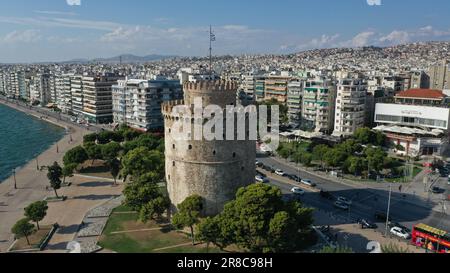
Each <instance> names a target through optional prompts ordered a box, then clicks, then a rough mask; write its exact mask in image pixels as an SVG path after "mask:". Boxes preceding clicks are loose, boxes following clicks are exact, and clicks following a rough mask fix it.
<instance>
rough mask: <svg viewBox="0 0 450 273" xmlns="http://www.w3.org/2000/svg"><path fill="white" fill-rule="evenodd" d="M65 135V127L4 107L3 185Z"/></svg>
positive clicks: (0, 139) (0, 129) (0, 111)
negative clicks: (13, 173) (16, 169)
mask: <svg viewBox="0 0 450 273" xmlns="http://www.w3.org/2000/svg"><path fill="white" fill-rule="evenodd" d="M64 134H65V130H64V129H63V128H60V127H58V126H55V125H52V124H49V123H47V122H44V121H41V120H39V119H36V118H34V117H31V116H28V115H26V114H24V113H22V112H19V111H16V110H14V109H11V108H9V107H6V106H4V105H2V104H0V183H1V182H2V181H3V180H5V179H6V178H8V177H9V176H10V175H11V174H12V170H13V169H14V168H17V167H21V166H24V165H25V164H26V163H27V162H29V161H31V160H32V159H33V158H35V157H36V156H37V155H39V154H41V153H42V152H44V151H45V150H47V149H48V148H50V146H52V145H53V144H54V143H56V142H57V141H58V140H60V139H61V138H62V137H63V136H64Z"/></svg>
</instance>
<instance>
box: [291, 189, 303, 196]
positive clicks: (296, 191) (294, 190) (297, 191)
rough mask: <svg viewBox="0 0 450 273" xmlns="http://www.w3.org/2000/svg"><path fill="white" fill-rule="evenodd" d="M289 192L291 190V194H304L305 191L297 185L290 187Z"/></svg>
mask: <svg viewBox="0 0 450 273" xmlns="http://www.w3.org/2000/svg"><path fill="white" fill-rule="evenodd" d="M291 192H292V193H293V194H297V195H304V194H305V191H304V190H302V189H300V188H298V187H294V188H292V189H291Z"/></svg>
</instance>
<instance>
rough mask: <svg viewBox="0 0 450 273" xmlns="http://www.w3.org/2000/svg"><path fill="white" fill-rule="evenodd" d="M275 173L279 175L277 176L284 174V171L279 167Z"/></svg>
mask: <svg viewBox="0 0 450 273" xmlns="http://www.w3.org/2000/svg"><path fill="white" fill-rule="evenodd" d="M275 174H276V175H279V176H284V172H283V171H282V170H280V169H278V170H275Z"/></svg>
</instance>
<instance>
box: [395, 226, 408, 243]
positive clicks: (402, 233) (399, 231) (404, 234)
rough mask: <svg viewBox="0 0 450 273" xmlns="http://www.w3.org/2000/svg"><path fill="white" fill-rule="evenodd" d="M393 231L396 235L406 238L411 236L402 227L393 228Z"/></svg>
mask: <svg viewBox="0 0 450 273" xmlns="http://www.w3.org/2000/svg"><path fill="white" fill-rule="evenodd" d="M391 233H392V234H394V235H395V236H397V237H400V238H403V239H405V240H408V239H409V238H411V235H410V234H409V233H408V232H406V231H405V230H403V229H402V228H400V227H393V228H391Z"/></svg>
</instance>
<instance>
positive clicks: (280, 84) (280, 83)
mask: <svg viewBox="0 0 450 273" xmlns="http://www.w3.org/2000/svg"><path fill="white" fill-rule="evenodd" d="M290 80H291V77H287V76H272V75H270V76H268V77H266V80H265V89H264V100H272V99H276V100H277V101H279V102H281V103H286V101H287V87H288V83H289V81H290Z"/></svg>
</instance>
